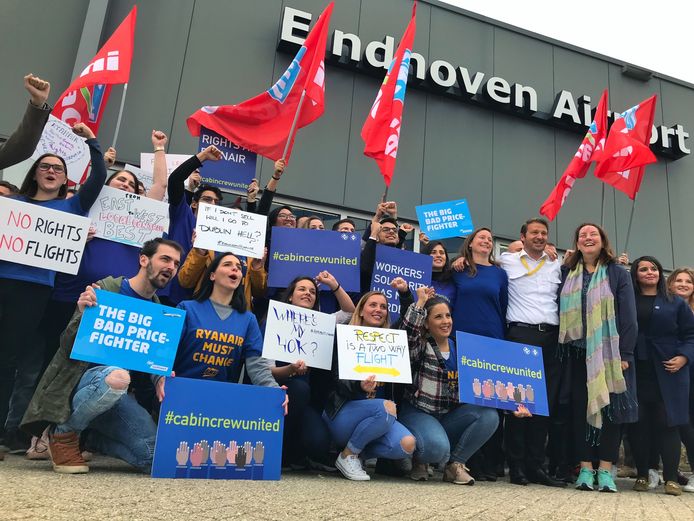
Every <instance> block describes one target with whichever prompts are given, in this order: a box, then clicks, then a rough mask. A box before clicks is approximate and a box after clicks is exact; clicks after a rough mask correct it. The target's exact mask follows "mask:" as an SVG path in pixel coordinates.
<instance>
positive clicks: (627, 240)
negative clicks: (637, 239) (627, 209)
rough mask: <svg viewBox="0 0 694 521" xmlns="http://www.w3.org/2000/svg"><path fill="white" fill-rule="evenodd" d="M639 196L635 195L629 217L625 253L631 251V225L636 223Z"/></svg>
mask: <svg viewBox="0 0 694 521" xmlns="http://www.w3.org/2000/svg"><path fill="white" fill-rule="evenodd" d="M637 197H638V194H635V195H634V200H633V201H632V202H631V215H629V226H628V227H627V237H626V239H625V240H624V252H625V253H626V252H628V251H629V236H630V235H631V223H632V222H633V221H634V208H636V198H637Z"/></svg>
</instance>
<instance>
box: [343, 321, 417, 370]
mask: <svg viewBox="0 0 694 521" xmlns="http://www.w3.org/2000/svg"><path fill="white" fill-rule="evenodd" d="M337 361H338V364H339V369H340V378H341V379H343V380H364V379H365V378H366V377H367V376H369V375H372V374H374V375H376V381H377V382H394V383H402V384H411V383H412V371H411V370H410V350H409V347H408V344H407V333H406V332H405V331H404V330H401V329H380V328H377V327H364V326H346V325H342V324H338V325H337Z"/></svg>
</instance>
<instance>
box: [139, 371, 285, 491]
mask: <svg viewBox="0 0 694 521" xmlns="http://www.w3.org/2000/svg"><path fill="white" fill-rule="evenodd" d="M165 390H166V397H165V398H164V401H163V402H162V404H161V412H160V413H159V427H158V429H157V444H156V446H155V448H154V462H153V463H152V477H153V478H179V479H181V478H188V479H252V480H278V479H280V473H281V466H282V433H283V429H284V408H283V407H282V403H283V402H284V398H285V393H284V391H283V390H282V389H278V388H273V387H259V386H256V385H241V384H232V383H226V382H214V381H210V380H193V379H190V378H181V377H176V378H167V379H166V382H165Z"/></svg>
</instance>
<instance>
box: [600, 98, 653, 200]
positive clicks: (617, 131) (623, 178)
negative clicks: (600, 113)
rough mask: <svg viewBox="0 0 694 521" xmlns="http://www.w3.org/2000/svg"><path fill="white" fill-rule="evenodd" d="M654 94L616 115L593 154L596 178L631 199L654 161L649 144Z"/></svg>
mask: <svg viewBox="0 0 694 521" xmlns="http://www.w3.org/2000/svg"><path fill="white" fill-rule="evenodd" d="M655 101H656V96H655V94H654V95H653V96H651V97H650V98H648V99H647V100H645V101H642V102H641V103H639V104H638V105H636V106H634V107H631V108H630V109H629V110H627V111H625V112H622V113H621V114H617V115H616V117H615V121H614V123H613V124H612V127H611V128H610V133H609V135H608V136H607V139H606V141H605V146H604V147H603V149H602V150H599V151H598V152H596V154H595V158H594V160H595V161H597V162H598V164H597V166H596V167H595V177H598V178H599V179H602V180H603V181H604V182H606V183H607V184H610V185H612V186H614V187H615V188H616V189H617V190H621V191H622V192H624V193H625V194H627V195H628V196H629V197H630V198H631V199H634V198H635V197H636V193H637V192H638V191H639V188H640V187H641V180H642V179H643V173H644V172H645V170H646V165H648V164H650V163H655V162H656V157H655V155H654V154H653V152H651V149H650V148H649V144H650V141H651V132H652V128H653V119H654V117H655Z"/></svg>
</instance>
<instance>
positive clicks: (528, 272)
mask: <svg viewBox="0 0 694 521" xmlns="http://www.w3.org/2000/svg"><path fill="white" fill-rule="evenodd" d="M546 260H547V257H545V258H544V259H542V260H541V261H540V263H539V264H538V265H537V266H535V267H534V268H533V269H532V270H531V269H530V266H528V261H526V260H525V258H524V257H521V258H520V261H521V264H522V265H523V267H524V268H525V271H526V272H527V275H528V277H532V276H533V275H535V273H537V272H538V271H540V268H542V266H544V265H545V261H546Z"/></svg>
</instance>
